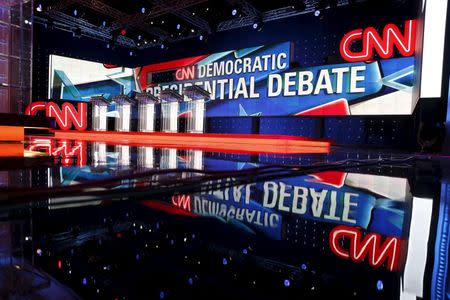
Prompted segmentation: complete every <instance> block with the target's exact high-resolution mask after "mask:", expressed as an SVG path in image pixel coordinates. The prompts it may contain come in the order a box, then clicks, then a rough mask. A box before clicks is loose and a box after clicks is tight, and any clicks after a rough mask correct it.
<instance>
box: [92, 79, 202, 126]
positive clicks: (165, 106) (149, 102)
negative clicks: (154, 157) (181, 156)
mask: <svg viewBox="0 0 450 300" xmlns="http://www.w3.org/2000/svg"><path fill="white" fill-rule="evenodd" d="M209 97H210V94H209V93H208V92H207V91H205V90H204V89H202V88H201V87H199V86H196V85H193V86H189V87H185V88H184V90H183V94H179V93H178V92H176V91H173V90H169V89H166V90H163V91H161V93H160V94H159V95H158V97H155V96H153V95H150V94H145V93H138V94H136V96H135V97H134V99H132V98H129V97H127V96H125V95H119V96H114V97H113V98H112V101H114V102H115V103H116V109H117V112H118V116H117V117H116V119H115V130H116V131H131V118H132V106H133V105H137V107H138V127H137V128H138V132H154V131H155V120H156V109H155V106H156V105H157V104H158V103H160V104H161V132H178V130H179V129H178V115H179V112H180V102H185V103H186V105H187V109H186V111H187V112H188V113H187V115H186V119H187V122H186V132H189V133H203V132H204V118H205V101H207V100H209ZM91 104H92V130H94V131H107V130H108V122H107V112H108V105H109V104H110V102H109V101H107V100H106V99H105V98H104V97H102V96H94V97H91Z"/></svg>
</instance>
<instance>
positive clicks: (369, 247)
mask: <svg viewBox="0 0 450 300" xmlns="http://www.w3.org/2000/svg"><path fill="white" fill-rule="evenodd" d="M342 239H348V240H349V243H350V249H345V248H344V247H343V246H342V245H341V243H340V241H341V240H342ZM380 243H381V236H380V235H379V234H376V233H369V234H367V235H366V236H365V237H364V238H363V239H361V231H360V229H358V228H352V227H348V226H337V227H335V228H334V229H333V230H332V231H331V233H330V237H329V244H330V248H331V251H332V252H333V253H334V254H335V255H336V256H337V257H340V258H343V259H351V260H353V261H354V262H358V263H359V262H362V261H363V260H364V259H365V258H367V259H368V261H369V264H370V265H371V266H372V267H374V268H379V267H380V266H381V265H382V264H383V263H384V262H385V261H387V264H386V268H387V269H388V270H390V271H394V270H396V269H397V265H398V260H399V257H400V239H398V238H396V237H387V238H386V239H385V240H384V242H383V244H382V245H380Z"/></svg>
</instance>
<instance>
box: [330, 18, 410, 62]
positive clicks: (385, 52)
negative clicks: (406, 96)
mask: <svg viewBox="0 0 450 300" xmlns="http://www.w3.org/2000/svg"><path fill="white" fill-rule="evenodd" d="M404 27H405V28H404V33H403V34H402V33H401V32H400V29H399V28H398V27H397V26H396V25H395V24H388V25H386V26H385V27H384V30H383V37H381V36H380V35H379V34H378V32H377V30H376V29H375V28H373V27H368V28H366V29H364V30H363V29H355V30H352V31H350V32H349V33H347V34H346V35H344V37H343V38H342V40H341V45H340V47H339V50H340V52H341V56H342V58H343V59H345V60H346V61H349V62H359V61H368V60H371V59H372V58H373V55H374V50H375V51H376V53H378V55H379V56H380V57H381V58H383V59H386V58H391V57H392V56H393V55H394V48H396V49H397V50H398V51H399V53H400V54H401V55H403V56H411V55H413V54H414V51H415V43H416V20H408V21H406V22H405V26H404ZM356 41H360V42H361V43H362V50H361V51H360V52H353V51H352V50H350V47H351V45H352V43H354V42H356Z"/></svg>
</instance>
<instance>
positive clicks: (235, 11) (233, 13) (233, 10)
mask: <svg viewBox="0 0 450 300" xmlns="http://www.w3.org/2000/svg"><path fill="white" fill-rule="evenodd" d="M231 15H232V16H233V17H235V16H236V15H237V9H236V8H233V9H232V10H231Z"/></svg>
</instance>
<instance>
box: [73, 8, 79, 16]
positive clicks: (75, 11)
mask: <svg viewBox="0 0 450 300" xmlns="http://www.w3.org/2000/svg"><path fill="white" fill-rule="evenodd" d="M73 15H74V16H75V17H76V16H78V10H76V9H74V10H73Z"/></svg>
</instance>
